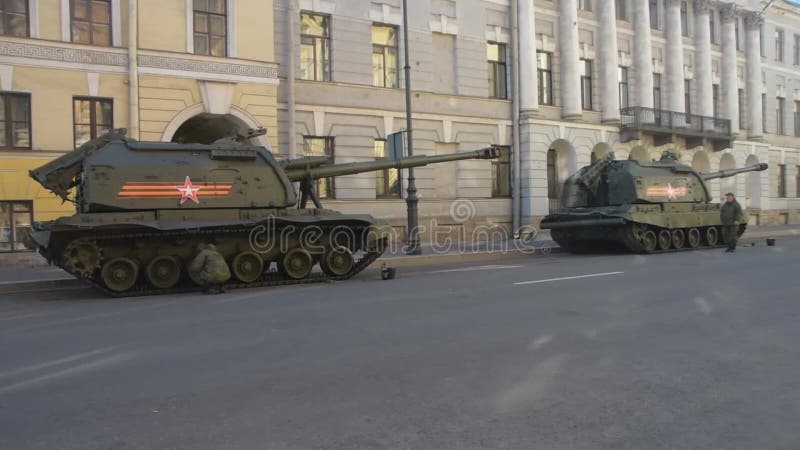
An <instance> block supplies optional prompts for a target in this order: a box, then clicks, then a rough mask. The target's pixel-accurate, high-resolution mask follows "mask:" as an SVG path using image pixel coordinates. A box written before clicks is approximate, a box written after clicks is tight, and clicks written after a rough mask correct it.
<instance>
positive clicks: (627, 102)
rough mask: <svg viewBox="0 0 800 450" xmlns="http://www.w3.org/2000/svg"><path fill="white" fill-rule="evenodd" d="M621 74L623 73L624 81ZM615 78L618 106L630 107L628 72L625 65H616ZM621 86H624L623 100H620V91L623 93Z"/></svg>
mask: <svg viewBox="0 0 800 450" xmlns="http://www.w3.org/2000/svg"><path fill="white" fill-rule="evenodd" d="M623 74H624V75H625V77H624V78H625V81H623V80H622V78H623ZM617 80H618V84H619V107H620V108H630V106H631V97H630V74H629V72H628V67H627V66H617ZM623 86H624V87H625V90H624V92H625V101H624V102H623V101H622V97H623V96H622V93H623V89H622V88H623Z"/></svg>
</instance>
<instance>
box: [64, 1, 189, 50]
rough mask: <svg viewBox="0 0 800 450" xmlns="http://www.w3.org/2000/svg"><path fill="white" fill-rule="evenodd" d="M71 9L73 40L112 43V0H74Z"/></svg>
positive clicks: (87, 42)
mask: <svg viewBox="0 0 800 450" xmlns="http://www.w3.org/2000/svg"><path fill="white" fill-rule="evenodd" d="M197 1H198V0H195V4H197ZM71 10H72V42H76V43H78V44H89V45H105V46H110V45H111V0H72V1H71Z"/></svg>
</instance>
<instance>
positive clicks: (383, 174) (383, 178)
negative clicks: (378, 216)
mask: <svg viewBox="0 0 800 450" xmlns="http://www.w3.org/2000/svg"><path fill="white" fill-rule="evenodd" d="M380 141H382V142H383V143H384V144H383V145H384V147H383V151H384V156H383V157H379V156H375V155H373V156H374V157H375V161H386V160H388V159H389V155H388V154H386V153H387V152H388V151H389V148H388V141H387V140H386V138H376V139H375V141H374V142H373V149H374V145H375V143H377V142H380ZM391 170H396V171H397V187H398V189H397V193H393V192H391V185H390V183H389V173H390V171H391ZM378 180H380V182H381V184H383V194H379V193H378ZM375 198H379V199H393V198H396V199H402V198H403V171H402V170H399V169H396V168H394V169H383V170H379V171H377V172H376V173H375Z"/></svg>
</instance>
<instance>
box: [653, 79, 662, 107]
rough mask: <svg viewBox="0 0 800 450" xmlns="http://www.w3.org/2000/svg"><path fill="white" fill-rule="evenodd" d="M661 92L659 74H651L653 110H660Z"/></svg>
mask: <svg viewBox="0 0 800 450" xmlns="http://www.w3.org/2000/svg"><path fill="white" fill-rule="evenodd" d="M662 97H663V92H661V74H660V73H656V72H653V109H654V110H660V109H661V106H662V102H661V101H662Z"/></svg>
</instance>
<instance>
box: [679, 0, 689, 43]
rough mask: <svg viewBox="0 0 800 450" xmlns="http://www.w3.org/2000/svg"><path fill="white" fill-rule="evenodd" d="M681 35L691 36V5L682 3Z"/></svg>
mask: <svg viewBox="0 0 800 450" xmlns="http://www.w3.org/2000/svg"><path fill="white" fill-rule="evenodd" d="M681 34H683V35H684V36H689V5H688V4H687V2H685V1H683V2H681Z"/></svg>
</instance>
